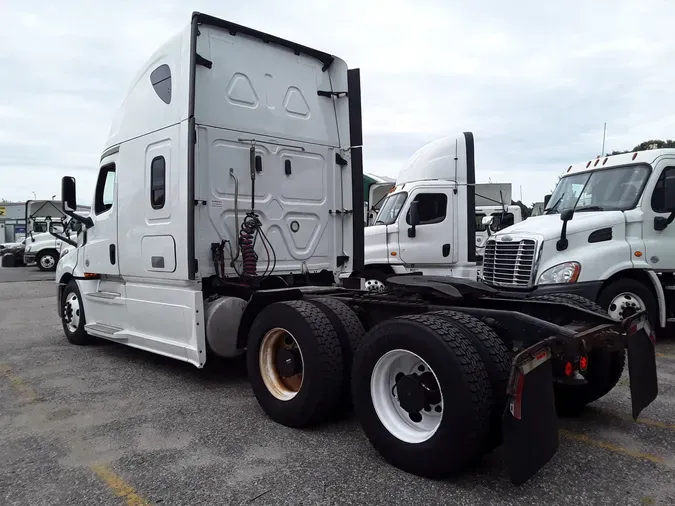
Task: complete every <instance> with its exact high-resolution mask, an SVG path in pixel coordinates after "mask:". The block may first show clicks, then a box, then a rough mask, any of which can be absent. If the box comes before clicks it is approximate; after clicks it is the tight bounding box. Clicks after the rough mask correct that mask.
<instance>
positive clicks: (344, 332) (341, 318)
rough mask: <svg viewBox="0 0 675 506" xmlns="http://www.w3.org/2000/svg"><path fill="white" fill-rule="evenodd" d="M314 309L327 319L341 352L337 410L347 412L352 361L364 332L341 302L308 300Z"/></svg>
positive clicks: (349, 403) (326, 299) (349, 310)
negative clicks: (339, 392)
mask: <svg viewBox="0 0 675 506" xmlns="http://www.w3.org/2000/svg"><path fill="white" fill-rule="evenodd" d="M308 302H311V303H312V304H314V305H315V306H316V307H318V308H319V309H321V310H322V311H323V313H324V314H325V315H326V316H327V317H328V319H329V320H330V322H331V324H332V325H333V328H334V329H335V332H336V333H337V337H338V340H339V341H340V347H341V350H342V371H343V372H342V398H341V401H340V405H339V408H342V409H344V410H349V409H350V408H351V404H352V397H351V391H350V390H351V388H350V384H351V374H352V361H353V360H354V354H355V353H356V349H357V348H358V347H359V344H361V341H362V340H363V336H364V335H365V334H366V331H365V330H364V328H363V325H362V324H361V321H360V320H359V318H358V316H356V313H354V311H352V309H351V308H350V307H349V306H348V305H347V304H345V303H344V302H342V301H341V300H337V299H331V298H328V297H321V298H318V299H308Z"/></svg>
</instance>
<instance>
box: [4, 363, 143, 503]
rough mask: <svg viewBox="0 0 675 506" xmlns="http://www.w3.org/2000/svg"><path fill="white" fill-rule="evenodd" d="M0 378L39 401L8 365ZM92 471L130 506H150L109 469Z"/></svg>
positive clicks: (100, 466)
mask: <svg viewBox="0 0 675 506" xmlns="http://www.w3.org/2000/svg"><path fill="white" fill-rule="evenodd" d="M0 377H5V378H7V379H9V382H10V384H11V385H12V387H13V388H14V389H15V390H16V391H17V392H18V393H19V394H20V396H21V397H22V398H23V399H25V400H26V401H27V402H35V401H36V400H38V395H37V392H35V390H34V389H33V388H32V387H31V386H30V385H28V384H27V383H26V382H24V381H23V380H22V379H21V378H20V377H19V376H17V375H16V374H14V373H13V372H12V368H11V367H9V366H8V365H7V364H0ZM91 470H92V471H93V472H94V474H96V476H98V477H99V478H100V479H101V481H103V483H104V484H105V485H106V486H107V487H108V488H109V489H110V490H111V491H112V492H113V493H114V494H115V495H117V496H118V497H122V498H124V499H125V501H126V503H127V505H128V506H146V505H149V504H150V503H149V502H148V501H147V500H146V499H144V498H143V497H142V496H140V495H139V494H138V493H137V492H136V490H135V489H134V487H132V486H131V485H129V484H128V483H127V482H125V481H124V480H123V479H122V478H120V477H119V476H117V475H116V474H115V473H114V472H113V471H112V470H111V469H110V468H109V467H107V466H104V465H95V466H91Z"/></svg>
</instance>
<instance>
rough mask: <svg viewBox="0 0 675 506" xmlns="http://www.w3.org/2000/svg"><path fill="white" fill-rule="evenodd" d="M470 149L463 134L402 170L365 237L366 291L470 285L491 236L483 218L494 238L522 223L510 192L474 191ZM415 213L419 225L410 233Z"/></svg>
mask: <svg viewBox="0 0 675 506" xmlns="http://www.w3.org/2000/svg"><path fill="white" fill-rule="evenodd" d="M473 149H474V148H473V136H472V135H471V134H470V133H468V132H467V133H465V134H464V135H462V136H459V137H444V138H440V139H437V140H435V141H433V142H431V143H429V144H427V145H425V146H423V147H422V148H420V149H419V150H418V151H416V152H415V153H414V154H413V155H412V156H411V157H410V158H409V160H408V161H407V162H406V163H405V164H404V166H403V167H402V169H401V171H400V173H399V175H398V177H397V179H396V182H395V183H392V185H391V187H390V188H389V189H388V194H387V196H386V198H385V199H384V200H383V202H382V204H381V206H380V210H379V212H378V213H377V216H376V218H375V219H374V221H373V223H372V225H371V226H369V227H366V229H365V260H364V264H365V266H364V270H363V271H362V272H359V273H357V274H358V275H360V276H362V277H363V278H365V279H366V287H367V288H368V289H370V290H373V291H381V290H384V287H385V285H386V280H387V278H389V277H390V276H393V275H398V274H410V273H421V274H427V275H439V276H454V277H460V278H468V279H473V280H475V279H476V278H477V276H478V269H479V266H478V264H477V263H479V261H480V253H481V252H482V247H483V244H484V241H485V239H486V238H487V236H488V234H489V233H490V229H489V228H488V226H487V225H483V224H482V221H483V220H482V218H484V217H485V216H486V215H488V216H492V217H493V218H494V220H493V222H492V224H491V226H490V228H491V231H496V230H499V229H500V228H501V227H502V226H503V227H506V226H509V225H511V224H513V223H515V222H518V221H521V217H522V215H521V212H520V208H519V207H518V206H512V205H510V203H511V191H510V188H511V185H510V184H508V183H507V184H489V183H485V184H476V183H475V164H474V158H473V156H474V155H473ZM380 186H383V185H382V184H380ZM507 204H508V205H507ZM413 206H417V212H418V213H419V217H420V223H419V224H418V225H417V226H416V227H415V230H414V232H413V231H412V230H410V223H411V222H410V219H411V209H412V207H413ZM500 224H501V225H500ZM477 250H478V254H477Z"/></svg>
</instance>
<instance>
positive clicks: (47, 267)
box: [23, 200, 89, 271]
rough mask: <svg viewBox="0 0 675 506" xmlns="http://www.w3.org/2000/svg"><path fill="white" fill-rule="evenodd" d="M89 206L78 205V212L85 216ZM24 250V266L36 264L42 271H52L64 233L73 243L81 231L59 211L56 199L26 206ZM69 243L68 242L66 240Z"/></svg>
mask: <svg viewBox="0 0 675 506" xmlns="http://www.w3.org/2000/svg"><path fill="white" fill-rule="evenodd" d="M88 211H89V207H88V206H78V208H77V212H79V213H81V215H82V216H86V215H87V213H88ZM25 216H26V217H25V220H26V249H25V250H24V254H23V262H24V264H25V265H33V264H35V265H37V267H38V269H40V270H41V271H55V270H56V264H57V262H58V260H59V257H60V255H61V251H62V248H63V245H64V236H63V234H64V233H67V234H68V237H65V239H68V238H69V239H68V240H69V241H71V242H72V241H74V240H75V238H76V236H77V231H78V230H79V228H80V224H79V222H77V221H75V222H73V221H72V220H71V219H70V218H69V217H68V215H67V214H65V213H64V211H63V210H62V203H61V202H60V201H58V200H29V201H27V202H26V205H25ZM65 242H68V241H65Z"/></svg>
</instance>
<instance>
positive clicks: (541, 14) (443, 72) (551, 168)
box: [0, 0, 675, 204]
mask: <svg viewBox="0 0 675 506" xmlns="http://www.w3.org/2000/svg"><path fill="white" fill-rule="evenodd" d="M315 4H316V5H315ZM319 4H321V6H318V5H319ZM151 5H152V6H151ZM554 5H555V6H554ZM557 6H560V8H558V7H557ZM563 6H564V7H563ZM193 10H200V11H202V12H205V13H208V14H212V15H215V16H218V17H222V18H225V19H229V20H231V21H234V22H237V23H240V24H245V25H248V26H252V27H255V28H257V29H259V30H262V31H265V32H268V33H272V34H274V35H278V36H280V37H284V38H288V39H291V40H294V41H296V42H299V43H302V44H305V45H308V46H311V47H315V48H317V49H321V50H324V51H326V52H329V53H332V54H335V55H337V56H340V57H341V58H343V59H345V60H346V61H347V63H348V64H349V66H350V67H360V68H361V79H362V86H363V123H364V143H365V147H364V153H365V171H366V172H372V173H376V174H382V175H389V176H392V177H395V176H396V174H397V172H398V170H399V168H400V166H401V165H402V163H403V162H404V161H405V159H406V158H408V157H409V156H410V155H411V154H412V153H413V152H414V151H415V150H416V149H417V148H419V147H421V146H422V145H423V144H425V143H426V142H428V141H431V140H433V139H436V138H438V137H440V136H443V135H448V134H454V133H456V132H461V131H465V130H470V131H473V132H474V134H475V136H476V161H477V179H478V181H479V182H484V181H488V180H489V179H491V180H492V181H493V182H506V181H510V182H512V183H513V190H514V191H513V194H514V198H518V196H519V192H520V186H521V185H522V192H523V197H524V201H525V202H526V203H528V204H530V203H532V202H534V201H537V200H543V195H544V194H545V193H547V192H548V191H549V190H551V189H552V188H553V187H554V185H555V182H556V181H557V175H558V174H560V173H561V172H562V171H563V170H564V169H566V168H567V166H568V165H570V164H571V163H573V162H578V161H583V160H587V159H590V158H593V157H595V156H596V155H597V154H599V153H600V151H601V148H602V130H603V122H604V121H607V124H608V126H607V142H606V150H607V151H611V150H613V149H630V148H632V147H633V146H634V145H636V144H638V143H640V142H642V141H644V140H647V139H650V138H664V139H665V138H669V137H675V114H673V110H674V109H675V65H673V61H674V60H675V59H674V56H675V37H673V35H672V19H675V2H672V1H671V2H668V1H667V0H660V1H659V0H654V1H648V0H641V1H640V2H638V1H637V0H633V1H622V0H612V1H604V0H593V1H592V2H590V1H588V0H586V1H575V0H568V1H566V2H541V1H540V0H533V1H529V0H512V1H511V2H504V1H502V0H484V1H480V0H477V1H473V2H465V1H462V2H459V1H453V0H445V1H443V0H437V1H436V0H415V1H413V0H408V1H403V0H387V1H384V0H368V1H364V0H354V1H352V0H339V1H331V2H318V1H316V2H314V1H309V0H294V1H293V2H278V1H276V0H248V1H246V2H242V1H240V0H237V1H233V0H217V1H189V2H187V1H183V0H162V2H156V3H155V2H152V3H151V2H149V1H148V0H134V1H125V0H113V1H110V2H94V1H75V0H61V1H59V2H47V1H43V0H30V1H23V2H21V1H18V0H0V120H1V121H0V198H5V199H12V200H25V199H29V198H32V197H33V193H32V192H36V194H37V197H38V198H50V197H51V196H52V195H54V194H57V195H59V194H60V178H61V176H63V175H74V176H76V178H77V180H78V193H79V195H80V198H79V199H78V200H80V201H81V203H83V204H88V203H89V201H90V199H91V197H90V195H91V192H92V189H93V183H94V178H95V175H96V173H97V163H98V159H99V155H100V152H101V148H102V146H103V144H104V142H105V140H106V137H107V134H108V128H109V124H110V121H111V120H112V117H113V115H114V113H115V111H116V109H117V108H118V106H119V105H120V104H121V102H122V100H123V99H124V93H125V91H126V90H127V88H128V86H129V84H130V81H131V79H132V77H133V75H134V74H135V73H136V71H137V70H138V68H139V67H140V66H141V65H142V64H143V63H144V61H145V60H146V59H147V58H148V57H149V56H150V54H151V53H152V52H153V51H154V50H155V49H156V48H157V46H159V45H160V44H161V43H162V42H163V41H164V40H165V39H166V38H167V37H169V36H170V35H172V34H173V33H174V32H176V31H178V30H180V29H181V28H182V27H183V26H184V25H185V24H187V23H189V20H190V13H191V12H192V11H193Z"/></svg>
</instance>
